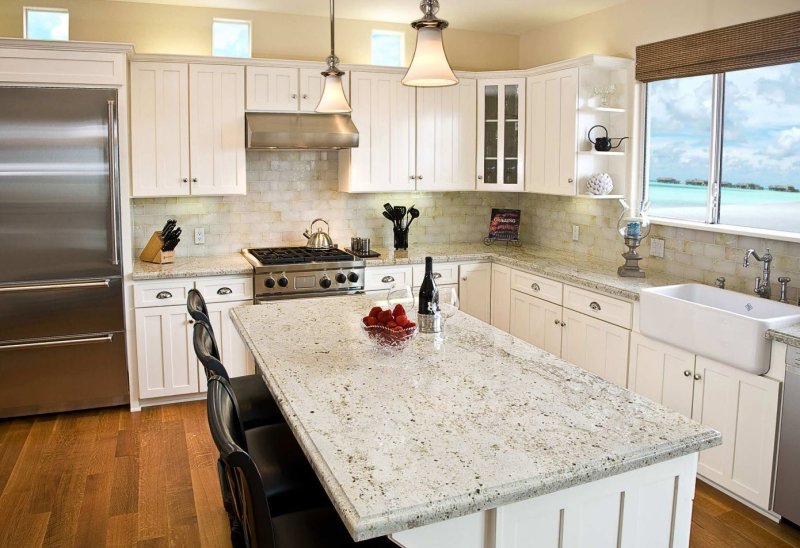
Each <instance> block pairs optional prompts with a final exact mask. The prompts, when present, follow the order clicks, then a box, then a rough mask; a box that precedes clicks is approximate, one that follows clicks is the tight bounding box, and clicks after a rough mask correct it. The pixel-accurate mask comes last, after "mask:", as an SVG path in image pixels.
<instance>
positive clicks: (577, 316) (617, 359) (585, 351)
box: [561, 308, 631, 387]
mask: <svg viewBox="0 0 800 548" xmlns="http://www.w3.org/2000/svg"><path fill="white" fill-rule="evenodd" d="M564 324H565V325H564V335H563V339H562V342H561V357H562V358H564V359H565V360H567V361H568V362H571V363H574V364H575V365H577V366H578V367H582V368H583V369H586V370H587V371H590V372H592V373H594V374H595V375H598V376H600V377H602V378H604V379H606V380H607V381H611V382H613V383H615V384H617V385H619V386H622V387H625V386H627V382H628V346H629V344H630V335H631V332H630V331H629V330H627V329H625V328H624V327H619V326H618V325H613V324H610V323H608V322H604V321H602V320H598V319H596V318H592V317H590V316H587V315H585V314H581V313H580V312H575V311H574V310H570V309H568V308H565V309H564Z"/></svg>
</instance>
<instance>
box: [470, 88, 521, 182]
mask: <svg viewBox="0 0 800 548" xmlns="http://www.w3.org/2000/svg"><path fill="white" fill-rule="evenodd" d="M524 140H525V79H524V78H502V79H483V80H479V81H478V170H477V171H478V173H477V177H478V181H477V189H478V190H493V191H499V192H522V190H523V183H524V177H523V175H524V173H523V167H524V165H525V142H524Z"/></svg>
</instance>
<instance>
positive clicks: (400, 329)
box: [392, 325, 403, 333]
mask: <svg viewBox="0 0 800 548" xmlns="http://www.w3.org/2000/svg"><path fill="white" fill-rule="evenodd" d="M392 331H395V332H397V333H400V332H402V331H403V328H402V327H400V326H399V325H396V326H394V327H393V328H392Z"/></svg>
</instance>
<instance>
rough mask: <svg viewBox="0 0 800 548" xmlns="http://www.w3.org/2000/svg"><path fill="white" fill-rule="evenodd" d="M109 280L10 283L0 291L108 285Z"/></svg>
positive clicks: (19, 291) (109, 283)
mask: <svg viewBox="0 0 800 548" xmlns="http://www.w3.org/2000/svg"><path fill="white" fill-rule="evenodd" d="M110 286H111V280H108V279H106V280H96V281H93V282H66V283H58V284H34V285H10V286H7V287H0V293H21V292H23V291H50V290H53V289H75V288H79V287H110Z"/></svg>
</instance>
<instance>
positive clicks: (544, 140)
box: [526, 68, 578, 195]
mask: <svg viewBox="0 0 800 548" xmlns="http://www.w3.org/2000/svg"><path fill="white" fill-rule="evenodd" d="M577 105H578V69H577V68H573V69H566V70H560V71H556V72H553V73H549V74H543V75H541V76H532V77H530V78H528V143H529V148H528V159H527V173H528V184H527V187H526V190H528V191H531V192H540V193H543V194H563V195H575V193H576V190H575V189H576V188H577V185H576V184H575V179H576V176H575V158H576V145H577V141H576V134H575V132H576V126H577V110H576V109H577Z"/></svg>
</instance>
